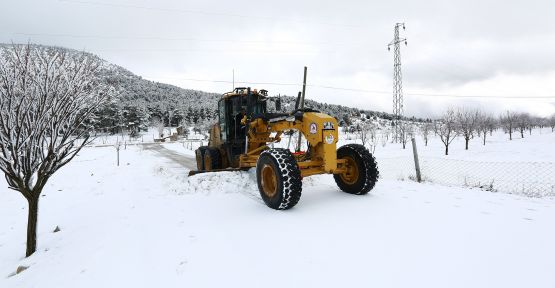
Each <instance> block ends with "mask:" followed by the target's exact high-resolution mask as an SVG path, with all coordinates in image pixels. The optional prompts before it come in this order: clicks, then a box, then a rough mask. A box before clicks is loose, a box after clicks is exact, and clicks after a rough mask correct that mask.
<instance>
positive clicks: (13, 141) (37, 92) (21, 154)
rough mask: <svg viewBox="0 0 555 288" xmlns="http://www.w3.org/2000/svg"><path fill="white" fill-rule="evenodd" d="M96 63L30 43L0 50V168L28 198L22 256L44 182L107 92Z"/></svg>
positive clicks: (84, 136)
mask: <svg viewBox="0 0 555 288" xmlns="http://www.w3.org/2000/svg"><path fill="white" fill-rule="evenodd" d="M98 66H99V63H98V61H97V60H96V58H93V57H92V56H90V55H88V54H85V53H82V54H79V55H75V54H74V55H69V54H68V53H66V52H63V51H61V50H59V49H53V48H45V47H40V46H32V45H26V46H22V45H12V46H11V47H9V48H6V49H4V51H3V53H2V55H1V56H0V112H1V114H0V115H1V116H0V139H1V141H0V170H2V171H3V172H4V173H5V178H6V181H7V182H8V186H9V188H10V189H13V190H16V191H18V192H20V193H21V194H22V195H23V196H24V197H25V199H27V202H28V204H29V211H28V223H27V249H26V256H30V255H31V254H33V253H34V252H35V250H36V230H37V217H38V207H39V205H38V204H39V196H40V194H41V192H42V190H43V188H44V187H45V185H46V183H47V181H48V180H49V179H50V177H51V176H52V175H53V174H54V173H55V172H56V171H58V170H59V169H60V168H62V167H63V166H64V165H66V164H67V163H69V162H70V161H71V160H72V159H73V158H74V157H75V155H77V153H78V152H79V151H80V150H81V149H82V148H83V147H84V146H85V145H86V144H87V143H89V142H90V141H89V140H90V138H89V135H90V134H89V130H88V129H87V125H86V123H87V121H89V120H90V119H91V116H92V114H93V112H94V111H95V109H97V108H98V106H99V105H100V104H101V103H102V101H103V99H104V98H105V95H107V93H106V92H107V91H106V90H105V89H104V88H101V87H102V86H101V85H100V84H99V82H97V80H96V79H97V78H95V77H94V73H95V71H96V70H97V68H98ZM77 139H79V141H77Z"/></svg>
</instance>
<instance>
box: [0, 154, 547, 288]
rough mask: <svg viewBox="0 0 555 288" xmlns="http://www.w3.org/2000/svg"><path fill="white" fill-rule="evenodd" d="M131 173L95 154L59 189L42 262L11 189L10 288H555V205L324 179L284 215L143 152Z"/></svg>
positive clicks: (1, 241) (44, 221)
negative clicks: (363, 187) (349, 186)
mask: <svg viewBox="0 0 555 288" xmlns="http://www.w3.org/2000/svg"><path fill="white" fill-rule="evenodd" d="M176 150H177V149H176ZM183 155H184V157H186V156H187V155H185V154H183ZM121 159H122V166H120V167H116V166H115V149H114V148H110V147H108V148H86V149H85V150H84V151H83V152H82V153H81V155H80V156H79V157H78V158H77V159H76V160H75V161H74V162H73V163H71V164H70V165H69V166H68V167H66V168H64V169H63V170H62V171H61V172H60V174H58V175H56V176H55V178H54V179H53V180H52V181H51V182H50V184H49V185H48V186H47V188H46V189H45V193H44V196H43V197H42V199H41V205H40V216H39V229H38V231H39V232H38V233H39V235H38V245H39V246H38V251H37V253H35V254H34V255H33V256H31V257H30V258H28V259H24V258H23V255H24V240H25V220H26V206H25V205H26V203H25V201H24V200H23V198H22V197H21V196H20V195H18V194H17V193H16V192H14V191H8V190H7V189H6V188H5V185H2V186H1V189H0V227H2V228H1V230H0V231H1V232H0V260H1V261H0V287H6V288H10V287H95V288H96V287H222V286H224V287H283V286H289V287H317V286H318V287H504V288H505V287H554V286H555V276H554V274H553V271H552V270H553V269H552V267H554V265H555V248H554V247H553V243H555V230H553V227H554V224H555V200H554V199H550V198H544V199H533V198H525V197H519V196H514V195H507V194H494V193H488V192H484V191H480V190H469V189H462V188H453V187H444V186H439V185H432V184H417V183H414V182H403V181H391V180H381V181H380V182H378V184H377V185H376V188H375V189H374V190H373V191H372V192H371V194H369V195H367V196H354V195H348V194H345V193H342V192H339V191H338V189H337V188H336V186H335V183H333V179H332V177H331V176H329V175H322V176H314V177H308V178H306V179H305V181H304V189H303V196H302V198H301V201H300V202H299V204H298V205H297V206H296V207H295V208H294V209H292V210H289V211H274V210H271V209H269V208H267V207H266V206H265V205H264V204H263V203H262V201H261V200H260V198H259V197H258V191H257V189H256V184H255V182H254V176H253V173H252V172H242V173H239V172H237V173H216V174H204V175H197V176H195V177H191V178H188V177H187V176H186V173H187V168H186V167H184V165H181V163H175V162H174V161H173V160H172V159H171V158H167V157H165V156H163V155H162V154H160V153H159V152H158V151H156V150H152V149H142V148H141V146H128V147H127V149H126V150H122V151H121ZM185 166H187V165H185ZM69 179H72V180H69ZM57 225H58V226H59V227H60V228H61V231H60V232H58V233H52V230H53V229H54V227H56V226H57ZM19 265H27V266H30V268H29V269H28V270H26V271H24V272H22V273H21V274H18V275H15V276H11V277H8V275H9V274H10V273H12V272H13V271H15V269H16V267H17V266H19Z"/></svg>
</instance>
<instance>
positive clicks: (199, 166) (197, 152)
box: [195, 146, 208, 171]
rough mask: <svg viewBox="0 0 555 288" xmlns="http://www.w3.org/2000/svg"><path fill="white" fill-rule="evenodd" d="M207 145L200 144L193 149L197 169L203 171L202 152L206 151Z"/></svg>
mask: <svg viewBox="0 0 555 288" xmlns="http://www.w3.org/2000/svg"><path fill="white" fill-rule="evenodd" d="M206 149H208V147H206V146H200V147H198V149H197V150H195V158H196V160H197V170H198V171H203V170H204V153H205V152H206Z"/></svg>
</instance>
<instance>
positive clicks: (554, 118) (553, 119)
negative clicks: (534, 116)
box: [549, 115, 555, 132]
mask: <svg viewBox="0 0 555 288" xmlns="http://www.w3.org/2000/svg"><path fill="white" fill-rule="evenodd" d="M549 127H551V132H553V131H554V130H555V115H553V116H551V117H550V118H549Z"/></svg>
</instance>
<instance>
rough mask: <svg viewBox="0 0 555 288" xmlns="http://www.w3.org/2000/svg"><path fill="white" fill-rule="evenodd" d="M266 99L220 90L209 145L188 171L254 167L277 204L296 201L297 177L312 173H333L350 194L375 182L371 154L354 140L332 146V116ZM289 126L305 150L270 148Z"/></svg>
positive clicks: (263, 191) (265, 193)
mask: <svg viewBox="0 0 555 288" xmlns="http://www.w3.org/2000/svg"><path fill="white" fill-rule="evenodd" d="M267 100H268V91H266V90H260V91H257V90H251V89H250V88H235V90H233V91H232V92H228V93H225V94H224V95H223V96H222V98H221V99H220V100H219V102H218V123H215V124H214V125H212V126H211V128H210V139H209V142H208V146H202V147H199V148H198V149H197V150H196V151H195V154H196V160H197V169H198V170H197V171H191V172H190V173H189V175H195V174H198V173H204V172H217V171H237V170H248V169H250V168H256V178H257V182H258V190H259V191H260V196H261V197H262V200H264V203H266V205H268V207H270V208H273V209H279V210H282V209H289V208H292V207H293V206H295V205H296V204H297V202H299V199H300V197H301V192H302V178H303V177H308V176H311V175H317V174H333V178H334V179H335V182H336V183H337V186H338V187H339V189H341V190H343V191H344V192H347V193H351V194H357V195H363V194H366V193H368V192H369V191H370V190H371V189H372V188H374V185H375V184H376V181H377V180H378V176H379V172H378V167H377V164H376V160H375V158H374V157H373V156H372V154H371V153H370V152H369V151H368V149H366V148H365V147H364V146H362V145H358V144H348V145H345V146H342V147H340V148H339V149H337V147H336V139H338V131H337V130H335V129H334V127H337V120H336V119H335V118H334V117H332V116H329V115H326V114H324V113H320V112H318V111H315V110H313V109H310V108H300V109H299V108H298V107H296V109H295V110H294V111H292V112H289V113H268V112H267V110H266V103H267ZM297 102H299V101H297ZM278 103H281V101H279V102H278V101H276V110H277V111H279V110H280V108H279V106H280V104H278ZM301 107H304V105H302V106H301ZM306 123H310V125H306ZM318 127H322V129H321V130H320V131H319V130H318ZM292 130H296V131H299V132H300V133H301V134H302V135H303V136H304V139H305V140H306V141H307V145H306V147H307V150H306V151H299V150H300V149H299V147H297V152H295V153H292V152H291V151H290V150H289V149H283V148H270V146H272V147H273V146H274V145H273V144H276V143H279V142H280V141H281V137H282V136H283V135H284V134H285V132H289V131H292ZM288 134H289V133H287V134H285V135H288ZM289 135H291V134H289ZM299 144H300V141H299ZM298 146H300V145H298Z"/></svg>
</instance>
